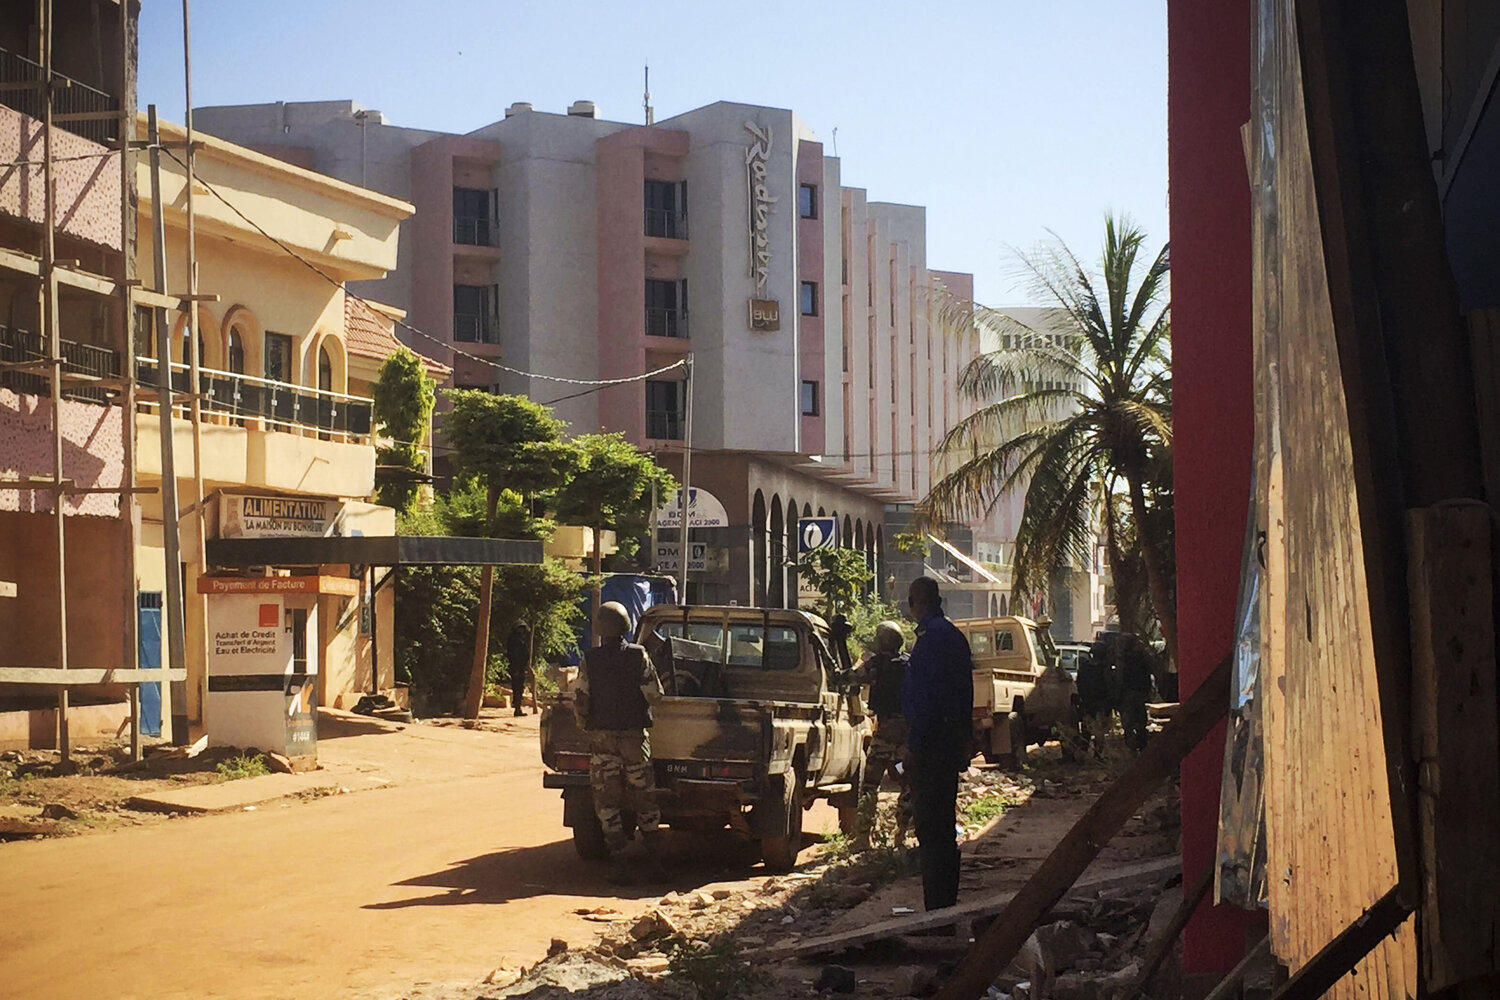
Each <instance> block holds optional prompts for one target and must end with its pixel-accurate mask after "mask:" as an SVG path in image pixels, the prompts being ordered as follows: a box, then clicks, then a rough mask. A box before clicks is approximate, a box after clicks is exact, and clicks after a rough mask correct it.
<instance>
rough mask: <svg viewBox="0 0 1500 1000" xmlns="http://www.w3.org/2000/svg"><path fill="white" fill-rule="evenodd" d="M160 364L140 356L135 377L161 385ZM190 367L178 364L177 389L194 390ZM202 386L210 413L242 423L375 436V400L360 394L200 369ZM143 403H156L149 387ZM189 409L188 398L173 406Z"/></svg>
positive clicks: (354, 437) (145, 384) (359, 438)
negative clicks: (372, 426) (250, 421)
mask: <svg viewBox="0 0 1500 1000" xmlns="http://www.w3.org/2000/svg"><path fill="white" fill-rule="evenodd" d="M160 370H161V369H160V366H159V365H158V364H157V363H156V362H155V361H154V360H152V359H150V358H136V361H135V378H136V382H137V384H138V385H139V386H140V387H141V389H143V390H149V389H155V388H156V387H157V386H158V384H159V383H158V381H157V375H158V372H159V371H160ZM191 385H192V380H191V376H190V374H189V372H188V366H187V365H182V364H176V363H173V365H172V391H173V392H181V393H187V392H189V391H191V389H190V387H191ZM198 391H199V392H200V393H202V394H203V401H202V408H203V411H204V412H205V413H206V414H208V415H209V416H216V417H227V418H229V419H232V420H233V421H235V422H236V423H240V422H243V421H244V420H253V421H258V422H261V423H263V424H264V425H265V426H266V427H267V428H270V429H274V430H282V431H292V432H297V431H316V432H317V433H318V434H319V435H320V436H326V437H329V438H334V437H337V438H338V439H340V440H344V441H356V442H361V443H362V442H364V441H367V440H368V439H369V437H370V422H371V406H372V404H371V402H370V400H368V399H364V398H361V397H359V396H350V395H347V394H345V393H342V392H330V391H328V390H325V389H313V388H309V387H308V386H303V385H289V384H287V383H286V382H273V381H271V380H270V379H263V378H257V377H255V376H254V375H241V374H239V373H238V372H221V371H216V370H214V369H212V368H199V369H198ZM139 403H140V405H141V406H142V407H144V408H147V409H154V408H156V398H155V396H154V395H150V394H147V393H145V392H143V393H142V394H141V396H140V397H139ZM173 410H174V411H181V412H186V410H187V402H186V401H185V400H184V401H183V402H182V403H181V404H175V401H174V406H173Z"/></svg>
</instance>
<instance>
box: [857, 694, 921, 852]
mask: <svg viewBox="0 0 1500 1000" xmlns="http://www.w3.org/2000/svg"><path fill="white" fill-rule="evenodd" d="M909 729H910V727H909V726H908V725H907V722H906V720H905V719H904V718H902V717H901V716H899V715H898V716H895V717H894V718H888V719H882V720H880V721H879V722H878V723H877V724H876V726H875V735H874V736H872V737H871V738H870V749H869V751H868V752H867V753H866V754H865V780H864V783H863V784H862V785H861V786H860V789H859V823H858V826H857V827H856V834H857V836H859V837H860V838H861V839H868V837H869V836H870V833H871V831H873V830H874V828H875V811H876V806H877V805H878V803H879V799H880V784H881V782H882V781H884V780H885V776H886V775H887V774H891V775H894V776H895V778H896V781H897V782H898V784H899V786H900V789H901V791H900V794H899V795H898V796H897V798H896V829H897V830H898V831H904V830H907V829H908V828H910V826H911V819H912V805H911V777H910V775H907V774H902V773H901V772H900V771H898V770H897V768H896V765H897V764H902V763H903V762H906V763H904V764H903V769H905V768H909V767H910V762H907V761H906V737H907V733H908V732H909Z"/></svg>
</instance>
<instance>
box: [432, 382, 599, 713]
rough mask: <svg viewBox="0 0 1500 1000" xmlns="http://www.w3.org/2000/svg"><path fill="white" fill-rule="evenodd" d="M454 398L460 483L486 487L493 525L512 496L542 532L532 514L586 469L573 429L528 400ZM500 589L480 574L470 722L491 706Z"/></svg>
mask: <svg viewBox="0 0 1500 1000" xmlns="http://www.w3.org/2000/svg"><path fill="white" fill-rule="evenodd" d="M447 396H448V398H449V399H450V400H451V401H452V403H453V409H452V410H451V411H449V413H448V414H447V416H446V417H445V418H444V420H443V433H444V436H445V437H446V438H447V440H448V443H449V445H450V446H451V447H452V448H453V454H454V460H455V465H456V467H457V470H458V473H459V475H460V477H462V478H464V479H473V480H475V481H478V482H482V483H483V484H484V489H485V508H484V515H485V517H484V523H485V525H486V526H487V527H488V526H493V525H494V523H495V521H496V518H497V515H498V513H499V508H500V500H501V496H502V494H503V493H504V492H505V491H506V490H510V491H512V492H513V493H515V494H516V495H518V496H520V497H521V498H522V502H523V504H524V505H525V507H526V509H527V518H528V519H529V520H530V521H531V523H532V527H533V528H535V527H536V524H535V521H536V519H534V518H531V516H530V511H531V510H532V509H533V508H534V506H536V505H541V504H544V502H545V500H546V498H547V497H548V495H549V494H550V493H551V492H552V491H553V490H556V489H557V488H558V487H560V486H562V485H564V484H565V483H566V482H567V481H568V479H569V478H570V477H571V476H572V475H573V474H574V473H575V472H576V471H577V469H578V467H579V464H580V456H579V452H578V449H577V448H575V447H574V446H573V445H571V444H569V443H568V442H566V441H563V440H562V430H563V427H564V426H565V425H564V424H563V422H562V421H561V420H558V419H557V418H556V417H554V416H553V415H552V411H551V410H549V409H548V408H547V407H545V406H543V405H542V404H540V403H536V402H533V401H532V400H530V399H527V398H526V397H525V396H506V395H495V394H493V393H488V392H484V391H481V390H477V389H454V390H450V391H449V392H448V393H447ZM533 537H540V535H539V534H538V535H535V536H533ZM494 582H495V568H494V567H493V566H485V567H484V568H483V570H482V571H481V572H480V584H479V607H478V610H477V617H476V619H475V620H476V626H477V627H476V628H475V636H474V659H473V663H472V665H471V667H470V671H469V688H468V694H467V696H466V697H465V699H464V715H465V717H466V718H470V719H477V718H478V717H479V709H480V707H481V705H483V703H484V680H485V674H486V670H487V667H488V664H489V647H490V616H491V611H492V610H493V607H494V602H493V598H494Z"/></svg>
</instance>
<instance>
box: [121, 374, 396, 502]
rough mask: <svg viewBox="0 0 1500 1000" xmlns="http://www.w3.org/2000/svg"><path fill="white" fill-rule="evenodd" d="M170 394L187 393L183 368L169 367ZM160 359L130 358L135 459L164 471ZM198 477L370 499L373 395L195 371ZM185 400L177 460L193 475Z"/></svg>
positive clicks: (143, 467) (179, 413)
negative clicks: (134, 384) (198, 395)
mask: <svg viewBox="0 0 1500 1000" xmlns="http://www.w3.org/2000/svg"><path fill="white" fill-rule="evenodd" d="M171 367H172V388H173V391H174V393H184V394H185V393H187V392H188V391H189V389H190V386H191V384H192V383H191V379H190V375H189V372H188V368H187V366H186V365H180V364H173V365H172V366H171ZM158 372H159V367H158V365H157V364H156V362H154V361H152V360H150V359H146V358H138V359H137V360H136V382H137V384H138V387H139V395H138V397H137V401H136V402H137V407H138V409H139V412H138V413H137V414H136V430H137V435H138V439H139V443H138V445H137V450H136V466H137V469H138V471H139V473H140V474H141V475H142V476H143V477H156V478H158V479H159V478H160V477H161V447H160V445H159V443H158V442H159V441H160V432H161V431H160V428H161V422H160V416H159V406H158V404H157V401H156V396H155V393H154V391H153V390H154V389H155V387H156V386H157V384H158V382H157V379H158ZM198 391H199V392H200V393H201V395H202V400H201V410H202V416H203V422H202V429H201V436H202V455H203V478H204V480H205V481H206V482H209V483H211V484H212V485H211V486H210V488H215V487H220V486H252V487H260V488H264V489H276V490H289V491H293V492H298V493H322V494H327V495H330V496H344V497H362V496H368V495H369V494H370V493H371V492H373V491H374V488H375V449H374V447H373V444H374V442H373V438H372V426H371V406H372V404H371V401H370V400H368V399H362V398H360V397H358V396H350V395H347V394H345V393H341V392H330V391H327V390H323V389H314V388H310V387H308V386H301V385H291V384H288V383H285V382H273V381H270V380H268V379H263V378H256V377H255V376H252V375H242V374H239V373H237V372H224V371H215V370H213V369H207V368H200V369H199V371H198ZM189 409H190V407H189V404H188V403H187V402H186V401H183V402H177V401H176V400H175V399H174V402H173V407H172V410H173V415H174V420H173V426H172V438H173V449H174V451H173V461H174V465H175V468H176V472H177V476H178V478H187V477H189V476H191V475H192V468H193V431H192V425H191V423H190V422H189V421H188V420H187V419H186V418H187V416H188V414H189Z"/></svg>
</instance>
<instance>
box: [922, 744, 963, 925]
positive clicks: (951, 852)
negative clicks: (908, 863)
mask: <svg viewBox="0 0 1500 1000" xmlns="http://www.w3.org/2000/svg"><path fill="white" fill-rule="evenodd" d="M952 758H953V754H951V753H936V754H921V755H919V756H917V757H915V758H914V759H913V760H912V776H911V777H912V782H911V784H912V812H913V813H914V814H915V815H914V818H915V820H916V823H915V825H916V828H917V847H918V854H919V857H920V858H921V862H922V900H923V903H924V905H925V906H926V908H927V909H929V910H938V909H941V908H943V907H945V906H952V905H954V904H955V903H957V902H958V873H959V856H958V837H957V834H956V832H955V830H954V827H955V825H956V823H957V819H958V817H957V811H958V769H957V768H956V767H954V766H953V759H952Z"/></svg>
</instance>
